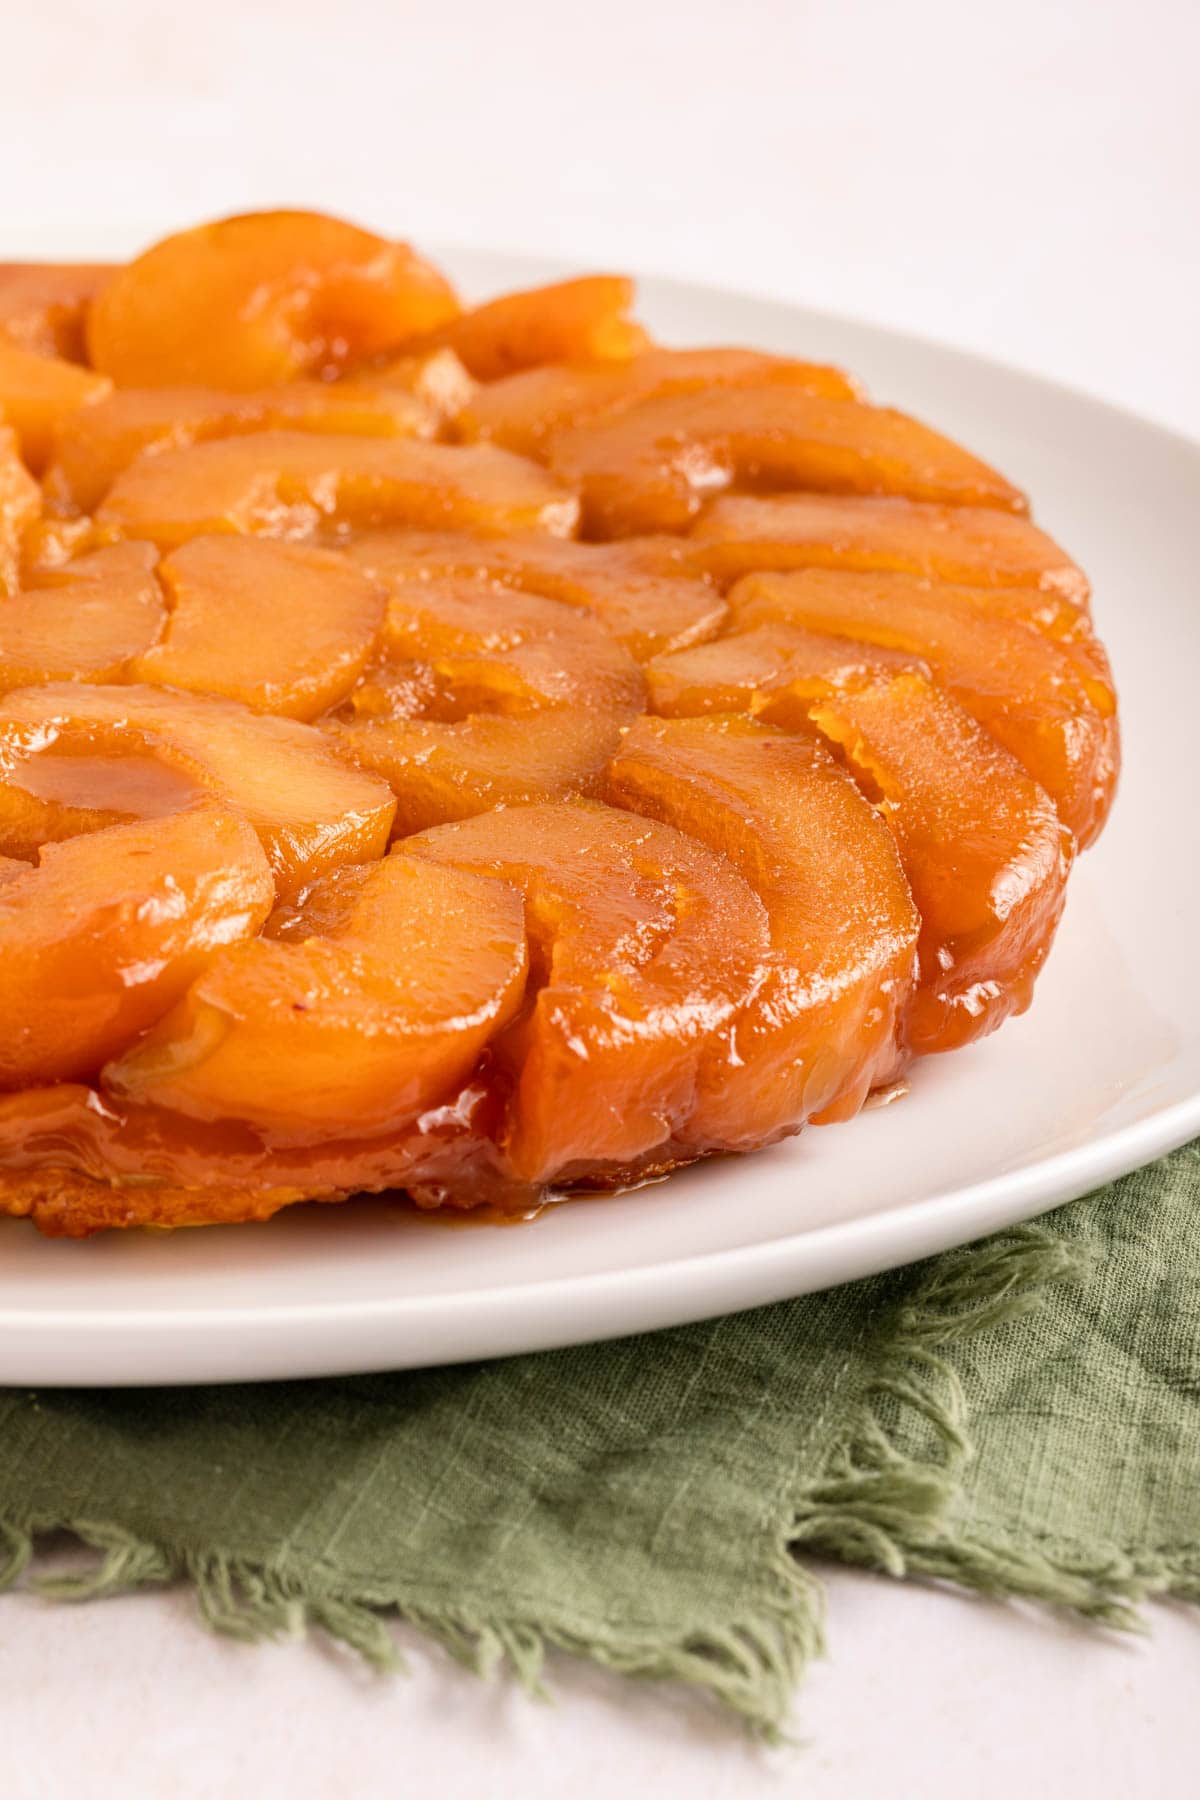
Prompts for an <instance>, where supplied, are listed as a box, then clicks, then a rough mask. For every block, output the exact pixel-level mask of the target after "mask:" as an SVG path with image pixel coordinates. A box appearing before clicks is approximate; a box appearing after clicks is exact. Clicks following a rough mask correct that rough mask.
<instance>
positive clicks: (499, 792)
mask: <svg viewBox="0 0 1200 1800" xmlns="http://www.w3.org/2000/svg"><path fill="white" fill-rule="evenodd" d="M328 730H329V731H330V732H331V733H332V734H333V735H334V737H335V738H336V740H337V741H338V743H339V744H341V745H342V746H344V748H345V750H346V753H347V755H349V756H350V757H351V758H352V759H353V761H354V762H356V763H357V764H358V766H359V767H360V768H363V769H370V770H373V771H374V772H375V773H376V774H377V775H381V776H382V777H383V779H384V780H385V781H386V782H388V783H389V785H390V787H391V789H392V792H393V794H394V795H395V796H396V822H395V825H394V827H393V831H394V834H395V835H396V836H397V837H406V836H408V834H409V833H410V832H414V831H424V830H426V829H427V827H429V826H431V825H442V824H445V823H446V822H447V821H449V820H452V819H469V818H471V817H473V815H474V814H476V813H480V812H487V811H490V810H491V809H492V808H493V807H505V806H518V805H526V804H529V803H530V802H532V801H535V800H569V799H571V798H573V797H574V796H577V795H590V794H597V793H598V792H599V790H600V787H601V785H602V780H603V775H604V770H605V768H606V766H607V764H608V760H609V757H610V756H612V755H613V753H614V751H615V750H616V749H617V747H618V746H619V744H620V742H621V734H622V731H623V730H624V721H623V720H622V719H621V717H620V716H619V715H615V714H603V713H602V714H598V715H595V716H592V715H589V714H587V713H580V712H575V711H572V710H569V709H567V710H558V709H555V710H553V711H548V712H541V713H533V714H531V715H529V716H528V717H523V718H507V717H504V716H503V715H502V714H497V713H473V714H472V715H471V717H470V718H466V719H459V720H455V721H452V722H449V723H447V722H446V721H444V720H441V719H393V718H379V719H373V720H362V721H358V722H356V723H353V724H349V725H345V724H336V723H335V724H332V725H330V726H329V727H328Z"/></svg>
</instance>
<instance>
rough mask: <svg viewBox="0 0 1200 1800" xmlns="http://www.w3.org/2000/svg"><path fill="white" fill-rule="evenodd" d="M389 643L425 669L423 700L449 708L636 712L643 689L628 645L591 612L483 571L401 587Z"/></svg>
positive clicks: (386, 637) (453, 714) (442, 711)
mask: <svg viewBox="0 0 1200 1800" xmlns="http://www.w3.org/2000/svg"><path fill="white" fill-rule="evenodd" d="M383 651H384V655H385V657H386V658H387V659H389V660H390V661H391V662H392V663H401V664H408V665H419V666H420V667H421V668H422V669H424V670H425V671H427V672H428V676H429V694H430V698H429V700H428V701H427V703H426V706H425V707H424V708H423V710H425V711H428V712H431V713H433V714H434V715H435V716H440V717H442V718H462V717H464V716H465V715H466V714H467V713H471V712H479V711H486V712H501V713H511V714H523V713H530V712H537V711H539V710H540V709H541V708H542V707H546V706H572V707H577V708H580V709H582V710H587V711H593V712H595V711H603V712H615V713H622V714H625V715H629V714H632V713H635V712H640V711H641V707H642V700H643V697H644V692H645V690H644V687H643V683H642V676H641V671H640V670H639V668H638V666H637V664H636V663H635V662H634V660H633V658H632V657H631V656H630V654H629V652H628V650H626V649H624V648H623V647H622V646H621V645H620V644H619V643H618V642H617V641H616V639H615V638H612V637H610V636H609V634H608V632H607V631H605V630H604V628H603V626H602V625H600V624H598V623H597V621H596V620H595V619H593V618H592V617H590V616H589V615H588V614H587V613H584V612H581V611H579V610H578V609H577V608H575V607H571V606H563V605H561V604H560V603H559V602H558V601H557V600H545V599H543V598H542V597H541V596H540V595H538V594H525V593H520V592H518V591H516V590H514V589H512V588H504V587H499V586H497V585H496V584H495V583H493V582H490V581H487V580H479V579H477V578H470V577H461V576H460V577H457V578H455V577H447V578H443V579H441V580H434V581H424V582H406V583H401V584H399V585H398V586H396V587H394V588H393V589H392V593H391V597H390V598H389V600H388V603H387V615H386V618H385V621H384V628H383Z"/></svg>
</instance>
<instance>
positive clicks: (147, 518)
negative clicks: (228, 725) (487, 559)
mask: <svg viewBox="0 0 1200 1800" xmlns="http://www.w3.org/2000/svg"><path fill="white" fill-rule="evenodd" d="M578 511H579V503H578V501H577V500H576V499H575V497H574V495H573V494H570V493H569V492H568V491H567V490H566V489H565V488H563V487H562V486H560V484H559V483H558V482H557V481H555V480H554V479H553V478H552V477H551V476H549V475H548V474H547V473H546V471H545V470H544V469H542V468H539V467H538V465H537V464H536V463H531V462H526V461H525V460H523V459H522V458H521V457H517V456H512V455H511V454H510V453H509V452H508V451H507V450H497V449H495V448H494V447H493V446H492V445H491V444H473V445H465V446H461V447H460V446H458V445H453V444H427V443H420V442H417V441H416V440H414V439H408V438H365V437H348V436H344V435H342V434H340V433H332V432H330V433H322V434H319V435H318V434H315V433H308V432H302V431H261V432H256V433H255V434H254V435H253V436H252V437H233V438H219V439H217V440H215V441H214V442H211V443H206V444H192V445H190V446H188V447H186V448H184V449H182V450H162V451H159V452H158V453H157V454H156V455H153V456H144V457H141V458H139V459H138V460H137V461H136V462H134V463H133V464H132V465H131V466H130V467H129V468H128V469H126V470H125V471H124V472H123V473H122V474H121V475H119V476H118V477H117V479H116V481H115V482H114V483H113V486H112V488H111V489H110V490H109V494H108V497H107V499H106V500H105V501H104V503H103V505H102V506H101V507H100V508H99V509H98V511H97V514H96V522H97V525H98V527H100V528H101V529H102V530H104V531H105V532H107V533H108V534H109V535H110V536H111V537H140V538H150V539H152V540H153V541H154V542H155V543H157V544H159V545H161V546H162V547H163V548H164V549H173V548H174V547H175V546H176V545H177V544H182V543H185V542H186V541H187V539H188V538H193V537H199V536H201V535H203V534H205V533H210V532H218V531H225V532H247V533H257V534H259V535H261V536H264V537H282V538H307V537H311V536H312V535H313V534H314V533H315V532H317V531H318V530H321V529H325V530H333V531H336V530H337V529H339V528H341V527H351V526H352V527H358V528H365V527H370V526H379V525H388V524H402V525H413V526H419V527H423V526H430V525H432V526H437V527H443V526H450V527H451V528H454V527H457V528H460V529H463V530H471V531H480V532H507V531H545V532H549V533H551V534H553V535H556V536H560V537H565V536H568V535H569V534H570V533H571V532H572V531H573V530H574V528H575V522H576V519H577V516H578Z"/></svg>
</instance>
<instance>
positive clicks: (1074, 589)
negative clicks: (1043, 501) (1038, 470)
mask: <svg viewBox="0 0 1200 1800" xmlns="http://www.w3.org/2000/svg"><path fill="white" fill-rule="evenodd" d="M691 540H692V544H693V546H694V549H693V558H694V561H695V563H696V566H697V567H698V568H701V569H703V570H704V572H705V573H706V574H710V575H714V576H715V577H716V578H717V580H718V581H719V582H720V583H722V584H725V583H728V582H730V581H736V580H737V578H738V577H739V576H741V575H749V574H753V573H754V572H755V571H756V570H760V569H814V568H816V569H862V570H872V569H896V570H899V571H901V572H902V573H904V574H908V575H919V576H920V577H921V578H922V579H923V580H927V581H951V582H960V583H963V584H965V585H966V586H969V587H1000V588H1008V587H1030V588H1036V589H1038V590H1040V591H1041V592H1043V593H1047V594H1055V595H1059V596H1061V597H1062V598H1063V599H1064V600H1069V601H1072V602H1073V603H1074V604H1075V605H1077V606H1084V605H1086V604H1087V600H1088V594H1089V589H1088V581H1087V576H1086V575H1085V574H1084V573H1083V570H1082V569H1079V568H1077V567H1076V566H1075V564H1074V563H1073V562H1072V561H1071V559H1070V557H1069V556H1068V555H1067V553H1066V551H1065V550H1060V549H1059V547H1058V545H1057V544H1056V543H1055V542H1054V540H1053V538H1050V537H1047V535H1046V533H1045V532H1044V531H1041V530H1039V529H1038V527H1037V526H1036V525H1035V524H1034V523H1033V522H1032V520H1030V519H1026V518H1022V517H1021V516H1020V515H1019V514H1016V513H1006V512H1001V511H1000V510H999V509H998V508H996V507H979V506H931V505H925V504H922V503H921V502H919V501H916V500H902V499H897V498H882V499H836V498H829V497H826V496H824V495H819V494H788V495H785V496H780V497H775V498H769V499H755V498H751V497H747V496H740V495H727V496H721V497H720V498H718V499H716V500H713V501H712V502H711V503H710V504H709V505H708V506H707V507H706V508H705V509H704V512H703V514H702V515H701V517H700V519H699V520H698V521H697V523H696V525H695V526H694V527H693V530H692V533H691Z"/></svg>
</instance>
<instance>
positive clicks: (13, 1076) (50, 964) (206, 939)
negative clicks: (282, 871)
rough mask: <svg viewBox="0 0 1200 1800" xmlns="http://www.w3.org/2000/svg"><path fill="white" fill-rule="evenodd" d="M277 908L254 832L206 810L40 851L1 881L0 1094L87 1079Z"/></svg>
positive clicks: (205, 804) (202, 805)
mask: <svg viewBox="0 0 1200 1800" xmlns="http://www.w3.org/2000/svg"><path fill="white" fill-rule="evenodd" d="M274 894H275V887H274V882H273V881H272V879H271V872H270V869H269V868H268V866H267V860H266V857H265V856H264V854H263V852H262V850H261V848H260V847H259V843H258V839H257V838H256V836H255V834H254V832H253V831H252V829H251V827H250V826H249V824H248V823H247V822H246V821H245V820H244V819H243V818H242V817H241V816H240V814H238V813H236V812H234V811H233V810H232V809H231V808H229V807H226V806H222V805H219V804H217V803H216V802H214V801H211V800H207V799H205V800H200V801H198V802H196V803H194V804H191V805H188V806H185V808H184V809H183V810H181V811H179V812H176V813H173V814H170V815H168V816H166V817H160V818H155V819H154V820H153V821H138V822H136V823H130V824H122V825H112V826H110V827H109V828H108V829H106V830H100V831H95V832H93V833H91V834H90V835H89V836H86V837H76V838H71V839H70V840H68V841H67V842H65V843H57V844H47V845H45V847H44V848H43V849H42V851H41V855H40V859H39V862H38V865H37V866H36V867H30V866H28V865H22V873H20V874H16V875H13V874H11V873H9V874H8V875H7V878H6V879H4V880H3V881H0V1008H2V1009H3V1014H4V1032H3V1036H2V1038H0V1086H3V1087H18V1086H23V1085H27V1084H30V1083H35V1082H49V1081H70V1080H73V1079H75V1078H78V1077H80V1076H85V1075H92V1074H95V1073H96V1071H98V1069H99V1068H100V1066H101V1064H102V1063H103V1062H104V1061H105V1060H106V1059H107V1058H108V1057H109V1056H111V1055H112V1054H113V1053H114V1052H115V1051H117V1050H119V1049H121V1048H122V1047H123V1046H124V1045H125V1044H127V1043H128V1042H129V1041H130V1039H131V1038H133V1037H134V1036H136V1035H137V1033H138V1032H140V1031H144V1030H145V1029H146V1028H147V1027H148V1026H150V1025H152V1024H153V1023H154V1021H155V1020H156V1019H157V1018H159V1017H160V1016H161V1015H162V1013H164V1012H165V1011H166V1010H167V1008H168V1007H169V1006H171V1005H172V1003H173V1002H174V1001H175V1000H176V999H177V998H178V997H179V995H180V994H182V993H183V992H184V990H185V989H186V988H187V987H188V985H189V984H190V983H191V981H192V980H193V979H194V978H195V977H196V976H197V975H198V974H199V973H200V971H201V970H202V969H203V967H204V965H205V963H206V962H207V961H208V959H209V958H210V957H211V956H212V955H213V954H214V953H215V952H217V951H218V950H220V949H221V948H222V947H223V946H225V945H229V944H233V943H236V942H238V941H239V940H240V939H243V938H248V937H250V936H251V935H252V934H253V933H254V932H255V931H257V930H258V928H259V927H260V926H261V925H262V923H263V921H264V920H265V919H266V917H267V914H268V913H269V912H270V910H271V905H272V902H273V900H274Z"/></svg>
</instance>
